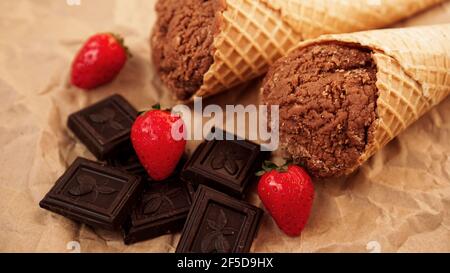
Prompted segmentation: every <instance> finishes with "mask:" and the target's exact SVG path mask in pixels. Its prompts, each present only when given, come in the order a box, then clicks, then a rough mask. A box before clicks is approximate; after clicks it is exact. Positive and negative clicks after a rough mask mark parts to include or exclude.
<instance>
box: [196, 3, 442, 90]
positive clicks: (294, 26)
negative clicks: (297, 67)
mask: <svg viewBox="0 0 450 273" xmlns="http://www.w3.org/2000/svg"><path fill="white" fill-rule="evenodd" d="M439 2H443V0H314V1H311V0H223V4H224V5H225V7H226V8H225V10H224V11H223V12H222V13H220V14H219V15H218V16H219V21H220V32H219V33H218V34H217V35H216V36H215V38H214V43H213V48H214V53H213V59H214V61H213V64H212V65H211V67H210V68H209V70H208V71H207V72H206V73H205V74H204V77H203V84H202V86H201V87H200V88H199V89H198V91H197V92H195V94H194V96H203V97H206V96H211V95H214V94H216V93H219V92H222V91H224V90H227V89H229V88H231V87H233V86H236V85H239V84H241V83H244V82H247V81H249V80H252V79H254V78H256V77H258V76H261V75H263V74H264V73H266V72H267V70H268V67H269V66H270V65H271V64H273V63H274V62H275V61H276V60H277V59H279V58H280V57H282V56H284V55H286V54H287V52H288V51H289V50H290V49H292V48H293V47H295V46H296V45H298V43H299V42H300V41H302V40H304V39H309V38H316V37H318V36H319V35H321V34H328V33H330V34H331V33H347V32H354V31H359V30H367V29H373V28H379V27H383V26H387V25H390V24H392V23H394V22H396V21H398V20H400V19H403V18H406V17H409V16H411V15H413V14H415V13H417V12H418V11H420V10H423V9H425V8H427V7H430V6H432V5H434V4H437V3H439Z"/></svg>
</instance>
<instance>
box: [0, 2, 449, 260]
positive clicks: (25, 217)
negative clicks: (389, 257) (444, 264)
mask: <svg viewBox="0 0 450 273" xmlns="http://www.w3.org/2000/svg"><path fill="white" fill-rule="evenodd" d="M154 3H155V1H154V0H133V1H127V0H115V1H112V0H90V1H87V0H81V6H69V5H67V3H66V1H65V0H39V1H31V0H28V1H27V0H16V1H0V251H1V252H69V250H68V249H67V243H68V242H70V241H78V242H80V245H81V251H82V252H103V251H106V252H136V251H142V252H173V251H174V249H175V247H176V244H177V242H178V239H179V234H177V235H166V236H161V237H159V238H156V239H154V240H150V241H146V242H143V243H138V244H135V245H133V246H129V247H126V246H125V245H124V244H123V243H122V240H121V236H120V234H117V233H114V232H109V231H104V230H100V229H98V230H93V229H91V228H89V227H86V226H85V225H80V224H77V223H75V222H72V221H71V220H68V219H65V218H63V217H61V216H59V215H56V214H53V213H49V212H47V211H45V210H42V209H40V208H39V206H38V203H39V201H40V200H41V199H42V198H43V196H44V195H45V193H46V192H47V191H48V190H49V189H50V188H51V187H52V185H53V183H54V182H55V181H56V179H57V178H58V177H59V176H60V175H61V174H62V173H63V172H64V170H65V168H66V167H67V166H68V165H69V164H70V163H71V162H72V161H73V160H74V159H75V158H76V156H85V157H88V158H93V157H92V155H91V154H90V153H89V152H88V151H87V150H86V148H85V147H84V146H83V145H82V144H81V143H80V142H79V141H77V140H76V139H75V138H74V136H73V135H72V134H71V132H69V131H68V129H67V128H66V125H65V123H66V119H67V116H68V115H69V114H70V113H72V112H74V111H76V110H78V109H80V108H82V107H84V106H86V105H89V104H91V103H93V102H95V101H98V100H100V99H102V98H104V97H106V96H108V95H110V94H113V93H120V94H122V95H123V96H125V97H126V98H127V99H129V100H130V101H131V103H132V104H134V105H135V106H136V107H137V108H138V109H145V108H148V107H149V106H150V105H152V104H153V103H154V102H156V101H158V100H161V101H162V103H163V105H165V106H170V105H172V104H173V102H172V101H171V100H170V99H169V98H168V96H167V95H163V94H165V93H164V92H163V88H161V85H160V83H159V81H158V79H157V77H155V75H154V70H153V68H152V66H151V62H150V60H149V58H150V57H149V55H150V53H149V47H148V37H149V32H150V27H151V25H152V24H153V22H154V20H155V16H154V11H153V6H154ZM445 22H450V3H446V4H443V5H440V6H438V7H436V8H433V9H432V10H429V11H427V12H425V13H423V14H421V15H419V16H416V17H414V18H412V19H409V20H407V21H405V22H402V23H401V24H400V25H401V26H411V25H424V24H433V23H445ZM100 31H113V32H117V33H121V34H122V35H123V36H125V38H126V42H127V44H128V46H129V47H130V49H131V51H132V52H133V55H134V58H132V59H131V60H130V61H129V62H128V63H127V65H126V67H125V69H124V70H123V71H122V73H121V74H120V76H119V77H118V78H117V79H116V80H115V81H114V82H113V83H112V84H109V85H107V86H105V87H102V88H100V89H98V90H95V91H92V92H83V91H80V90H77V89H75V88H72V87H70V86H69V84H68V73H69V70H70V62H71V59H72V57H73V56H74V54H75V52H76V51H77V49H78V48H79V47H80V45H81V43H82V42H83V41H84V40H85V39H86V37H88V36H89V35H91V34H93V33H96V32H100ZM430 42H432V41H430ZM257 89H258V82H257V81H255V82H254V83H251V84H249V85H248V86H245V87H240V88H239V89H237V90H238V91H245V92H232V91H231V92H228V93H225V94H222V95H219V96H216V97H214V98H211V99H208V102H210V103H217V104H219V105H223V104H237V103H242V104H249V103H258V95H257V94H258V92H257V91H258V90H257ZM449 139H450V98H448V99H446V100H445V101H444V102H443V103H442V104H440V105H439V106H438V107H436V108H435V109H433V110H432V111H431V112H430V113H428V114H427V115H426V116H425V117H423V118H422V119H421V120H420V121H418V122H417V123H415V124H414V125H413V126H411V127H410V128H409V129H407V131H406V132H404V133H403V134H401V135H400V136H399V137H398V138H396V139H395V140H393V141H392V142H391V143H390V144H389V145H388V146H387V147H385V148H384V149H383V150H382V151H380V152H379V153H378V154H376V155H375V156H374V157H373V158H372V159H371V160H369V161H368V162H367V163H366V164H365V165H364V166H363V167H361V168H360V170H359V171H357V172H356V173H354V174H353V175H351V176H350V177H347V178H344V179H339V180H335V181H316V182H315V185H316V199H315V201H314V207H313V212H312V217H311V219H310V221H309V223H308V225H307V227H306V229H305V231H304V232H303V234H302V235H301V236H300V237H298V238H290V237H287V236H285V235H283V234H282V233H281V232H280V231H279V230H278V228H277V227H276V226H275V224H274V222H273V220H272V219H271V218H270V217H269V216H268V215H267V214H266V215H265V216H264V218H263V221H262V225H261V228H260V231H259V233H258V236H257V238H256V240H255V241H254V244H253V247H252V250H253V251H256V252H341V251H344V252H348V251H352V252H369V251H370V250H375V251H377V250H380V251H383V252H422V251H438V252H449V251H450V141H449ZM196 144H197V143H195V142H191V143H189V147H188V148H189V150H190V151H192V149H193V148H194V147H195V145H196ZM276 159H277V158H276ZM252 192H253V194H252V195H251V196H250V201H251V202H253V203H254V204H256V205H259V206H261V204H260V203H259V200H258V198H257V196H256V194H254V192H255V191H254V188H253V189H252ZM373 246H374V248H373Z"/></svg>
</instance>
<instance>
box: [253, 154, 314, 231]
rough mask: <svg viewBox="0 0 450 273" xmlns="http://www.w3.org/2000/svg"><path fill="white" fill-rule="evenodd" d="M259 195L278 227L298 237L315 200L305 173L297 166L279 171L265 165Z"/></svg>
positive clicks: (269, 164)
mask: <svg viewBox="0 0 450 273" xmlns="http://www.w3.org/2000/svg"><path fill="white" fill-rule="evenodd" d="M263 169H264V170H265V171H262V172H261V173H258V174H259V175H261V174H262V173H264V174H263V175H262V177H261V178H260V180H259V184H258V195H259V198H260V199H261V201H262V202H263V204H264V206H265V207H266V209H267V210H268V211H269V213H270V214H271V215H272V217H273V219H274V220H275V222H276V223H277V225H278V227H279V228H280V229H281V230H282V231H283V232H284V233H286V234H287V235H289V236H298V235H300V233H301V232H302V230H303V228H304V227H305V225H306V223H307V222H308V218H309V214H310V212H311V207H312V204H313V199H314V185H313V183H312V182H311V178H310V177H309V175H308V174H307V173H306V171H305V170H303V169H302V168H300V167H298V166H296V165H289V166H287V165H285V166H283V167H278V166H276V165H275V164H273V163H271V162H265V163H264V166H263Z"/></svg>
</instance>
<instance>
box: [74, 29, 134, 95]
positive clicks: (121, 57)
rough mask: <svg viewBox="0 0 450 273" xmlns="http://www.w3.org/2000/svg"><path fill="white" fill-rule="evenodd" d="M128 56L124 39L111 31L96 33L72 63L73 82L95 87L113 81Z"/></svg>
mask: <svg viewBox="0 0 450 273" xmlns="http://www.w3.org/2000/svg"><path fill="white" fill-rule="evenodd" d="M127 58H128V49H127V48H126V47H125V45H124V42H123V39H122V38H121V37H119V36H118V35H115V34H111V33H102V34H96V35H94V36H92V37H91V38H89V40H88V41H87V42H86V43H85V44H84V45H83V47H82V48H81V49H80V51H79V52H78V54H77V55H76V57H75V59H74V60H73V63H72V75H71V82H72V84H73V85H75V86H77V87H79V88H82V89H86V90H89V89H93V88H96V87H99V86H101V85H103V84H106V83H109V82H111V81H112V80H113V79H114V78H115V77H116V76H117V74H119V72H120V70H122V68H123V66H124V65H125V62H126V61H127Z"/></svg>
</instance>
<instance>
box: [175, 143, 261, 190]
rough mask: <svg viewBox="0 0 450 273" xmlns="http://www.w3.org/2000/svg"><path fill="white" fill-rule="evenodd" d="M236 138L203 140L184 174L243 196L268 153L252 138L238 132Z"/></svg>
mask: <svg viewBox="0 0 450 273" xmlns="http://www.w3.org/2000/svg"><path fill="white" fill-rule="evenodd" d="M233 139H234V140H211V141H205V142H203V143H202V144H200V146H199V147H198V148H197V149H196V150H195V152H194V154H193V155H192V157H191V158H190V159H189V161H188V162H187V163H186V165H185V166H184V168H183V171H182V173H181V178H182V179H183V180H185V181H188V182H191V183H193V184H194V185H198V184H204V185H207V186H209V187H211V188H215V189H217V190H220V191H223V192H225V193H227V194H229V195H232V196H235V197H238V198H242V197H243V196H244V194H245V190H246V188H247V186H248V185H249V184H250V183H251V182H252V181H254V180H255V179H256V176H255V173H256V172H257V171H258V170H259V168H261V165H262V162H263V161H264V159H265V158H266V157H267V156H268V155H269V153H268V152H262V151H261V146H260V145H258V144H255V143H253V142H250V141H247V140H237V138H236V137H235V136H234V137H233Z"/></svg>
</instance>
